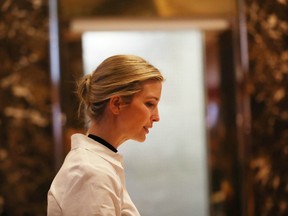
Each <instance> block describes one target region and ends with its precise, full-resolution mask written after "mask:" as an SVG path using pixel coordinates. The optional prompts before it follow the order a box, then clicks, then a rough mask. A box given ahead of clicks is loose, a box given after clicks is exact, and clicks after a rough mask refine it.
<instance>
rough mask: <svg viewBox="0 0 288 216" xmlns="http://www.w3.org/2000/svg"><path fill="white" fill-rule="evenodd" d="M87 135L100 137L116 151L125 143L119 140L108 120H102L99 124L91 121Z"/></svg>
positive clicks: (115, 128) (113, 126) (118, 134)
mask: <svg viewBox="0 0 288 216" xmlns="http://www.w3.org/2000/svg"><path fill="white" fill-rule="evenodd" d="M88 133H89V134H93V135H96V136H99V137H101V138H102V139H104V140H106V141H107V142H108V143H110V144H111V145H112V146H113V147H114V148H116V149H117V148H118V147H119V146H120V145H121V144H122V143H123V142H124V141H125V139H123V138H121V134H120V133H119V130H118V129H117V127H115V124H113V123H112V122H111V120H110V121H109V120H108V119H102V120H101V121H100V122H95V121H92V122H91V125H90V127H89V129H88Z"/></svg>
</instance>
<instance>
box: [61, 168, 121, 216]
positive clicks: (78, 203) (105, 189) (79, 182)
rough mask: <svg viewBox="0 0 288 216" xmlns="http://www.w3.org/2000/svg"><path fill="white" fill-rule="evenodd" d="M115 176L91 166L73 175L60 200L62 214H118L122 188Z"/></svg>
mask: <svg viewBox="0 0 288 216" xmlns="http://www.w3.org/2000/svg"><path fill="white" fill-rule="evenodd" d="M115 177H116V176H115V175H112V174H111V173H109V172H108V171H105V170H102V169H101V170H95V169H94V170H93V169H91V168H90V169H86V170H84V171H83V172H82V175H74V176H73V178H72V181H71V182H70V184H69V185H70V186H69V187H67V189H66V191H65V194H64V195H63V198H62V200H61V204H60V206H61V208H62V212H63V215H64V216H73V215H75V216H76V215H81V216H92V215H93V216H120V215H121V197H122V193H123V189H122V185H121V183H120V182H119V181H118V179H117V178H115ZM63 184H65V182H63Z"/></svg>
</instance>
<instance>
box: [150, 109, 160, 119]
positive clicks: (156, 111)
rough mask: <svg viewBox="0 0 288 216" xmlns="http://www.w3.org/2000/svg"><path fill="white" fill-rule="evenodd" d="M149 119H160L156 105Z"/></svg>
mask: <svg viewBox="0 0 288 216" xmlns="http://www.w3.org/2000/svg"><path fill="white" fill-rule="evenodd" d="M151 119H152V121H153V122H158V121H160V116H159V112H158V107H157V108H156V109H155V110H154V112H153V113H152V116H151Z"/></svg>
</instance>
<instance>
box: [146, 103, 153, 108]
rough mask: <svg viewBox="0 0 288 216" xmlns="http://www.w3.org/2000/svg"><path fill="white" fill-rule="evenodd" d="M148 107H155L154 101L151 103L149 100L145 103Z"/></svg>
mask: <svg viewBox="0 0 288 216" xmlns="http://www.w3.org/2000/svg"><path fill="white" fill-rule="evenodd" d="M145 104H146V106H147V107H154V103H151V102H147V103H145Z"/></svg>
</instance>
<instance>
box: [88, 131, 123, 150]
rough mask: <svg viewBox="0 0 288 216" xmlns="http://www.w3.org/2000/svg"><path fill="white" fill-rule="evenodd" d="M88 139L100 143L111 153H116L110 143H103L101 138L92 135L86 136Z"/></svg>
mask: <svg viewBox="0 0 288 216" xmlns="http://www.w3.org/2000/svg"><path fill="white" fill-rule="evenodd" d="M88 137H89V138H91V139H93V140H95V141H96V142H99V143H101V144H102V145H104V146H106V147H107V148H109V149H110V150H111V151H113V152H115V153H117V152H118V151H117V149H116V148H115V147H114V146H112V145H111V144H110V143H108V142H107V141H105V140H104V139H102V138H101V137H98V136H95V135H93V134H88Z"/></svg>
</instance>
